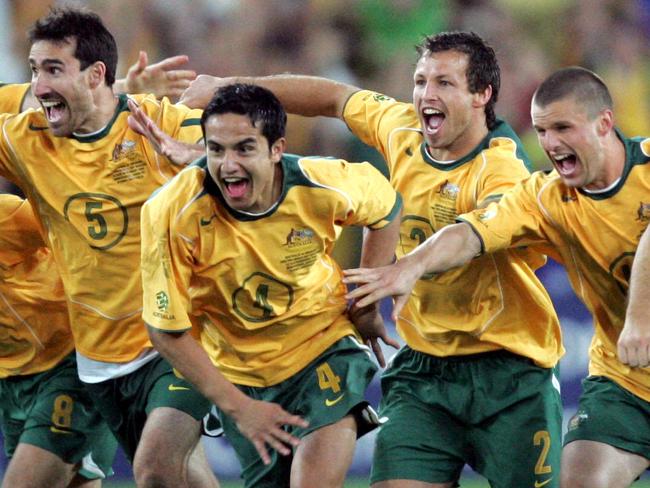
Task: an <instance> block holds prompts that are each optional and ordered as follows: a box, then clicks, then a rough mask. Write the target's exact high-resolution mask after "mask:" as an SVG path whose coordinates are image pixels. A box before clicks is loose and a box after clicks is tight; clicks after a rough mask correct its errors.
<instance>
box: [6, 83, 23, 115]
mask: <svg viewBox="0 0 650 488" xmlns="http://www.w3.org/2000/svg"><path fill="white" fill-rule="evenodd" d="M29 89H30V84H29V83H10V84H3V83H0V113H2V114H5V113H6V114H17V113H19V112H20V109H21V108H22V105H23V100H24V99H25V97H26V96H27V93H29Z"/></svg>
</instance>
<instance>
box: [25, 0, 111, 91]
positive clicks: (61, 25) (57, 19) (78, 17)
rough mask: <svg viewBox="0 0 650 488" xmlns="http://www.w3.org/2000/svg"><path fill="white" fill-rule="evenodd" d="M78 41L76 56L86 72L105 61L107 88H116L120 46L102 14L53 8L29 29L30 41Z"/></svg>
mask: <svg viewBox="0 0 650 488" xmlns="http://www.w3.org/2000/svg"><path fill="white" fill-rule="evenodd" d="M72 39H74V40H75V41H76V47H75V52H74V57H75V58H76V59H78V60H79V63H80V65H81V69H82V70H84V69H86V68H87V67H88V66H90V65H91V64H93V63H95V62H97V61H101V62H102V63H104V65H105V66H106V76H105V80H106V85H108V86H113V83H115V72H116V70H117V44H116V43H115V39H114V38H113V35H112V34H111V33H110V32H108V29H106V27H105V26H104V23H103V22H102V19H101V18H100V17H99V15H97V14H95V13H92V12H90V11H89V10H86V9H83V8H75V7H70V6H68V7H53V8H51V9H50V11H49V13H48V14H47V15H46V16H44V17H41V18H40V19H38V20H37V21H36V22H35V23H34V25H32V27H31V29H30V30H29V41H30V42H31V43H32V44H33V43H34V42H36V41H50V42H55V43H65V42H70V41H71V40H72Z"/></svg>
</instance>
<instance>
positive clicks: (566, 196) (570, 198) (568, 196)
mask: <svg viewBox="0 0 650 488" xmlns="http://www.w3.org/2000/svg"><path fill="white" fill-rule="evenodd" d="M577 200H578V197H577V196H575V195H571V194H570V193H565V194H563V195H562V202H563V203H569V202H575V201H577Z"/></svg>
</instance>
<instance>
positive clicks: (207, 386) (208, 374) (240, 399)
mask: <svg viewBox="0 0 650 488" xmlns="http://www.w3.org/2000/svg"><path fill="white" fill-rule="evenodd" d="M148 330H149V337H150V338H151V342H152V343H153V345H154V347H155V348H156V349H157V350H158V351H159V352H160V354H162V356H163V357H164V358H165V359H167V360H168V361H169V362H170V363H171V365H172V366H173V367H174V368H176V369H177V370H178V371H179V372H180V373H181V374H182V375H183V377H184V378H185V379H187V381H189V382H190V383H192V384H193V385H194V386H195V387H196V388H197V389H198V390H199V391H200V392H201V394H203V396H205V397H206V398H207V399H208V400H210V401H211V402H212V403H214V404H215V405H217V406H218V407H219V408H220V409H221V410H223V411H224V412H226V413H227V414H229V415H233V413H235V412H238V411H241V410H243V409H244V408H245V407H244V405H245V404H246V403H247V402H248V401H249V400H250V399H249V398H248V397H246V395H244V394H243V393H242V392H241V391H239V389H237V387H235V386H234V385H233V384H232V383H231V382H230V381H228V380H227V379H226V378H225V377H224V376H223V375H222V374H221V372H220V371H219V370H218V369H217V368H216V367H215V366H214V365H213V364H212V362H211V361H210V358H209V357H208V355H207V354H206V352H205V351H204V350H203V348H202V347H201V346H200V345H199V343H198V342H196V340H195V339H194V338H193V337H192V336H191V335H190V334H189V333H180V334H175V333H167V332H162V331H159V330H156V329H155V328H152V327H148ZM233 416H234V415H233Z"/></svg>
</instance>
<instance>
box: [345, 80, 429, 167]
mask: <svg viewBox="0 0 650 488" xmlns="http://www.w3.org/2000/svg"><path fill="white" fill-rule="evenodd" d="M343 118H344V120H345V123H346V124H347V125H348V127H349V128H350V130H351V131H352V132H353V133H354V135H356V136H357V137H358V138H359V139H361V140H362V141H363V142H364V143H366V144H368V145H369V146H372V147H374V148H375V149H377V150H378V151H379V152H380V153H381V154H382V156H383V157H384V159H385V160H386V164H388V165H389V169H390V170H392V168H390V165H391V161H390V158H389V157H388V149H389V148H388V141H389V136H390V133H391V131H392V130H393V129H395V128H396V127H412V126H414V125H417V117H416V115H415V111H414V109H413V105H412V104H410V103H403V102H398V101H397V100H395V99H394V98H391V97H389V96H386V95H382V94H381V93H377V92H373V91H368V90H361V91H358V92H356V93H354V94H353V95H352V96H351V97H350V98H349V99H348V101H347V102H346V104H345V108H344V109H343Z"/></svg>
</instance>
